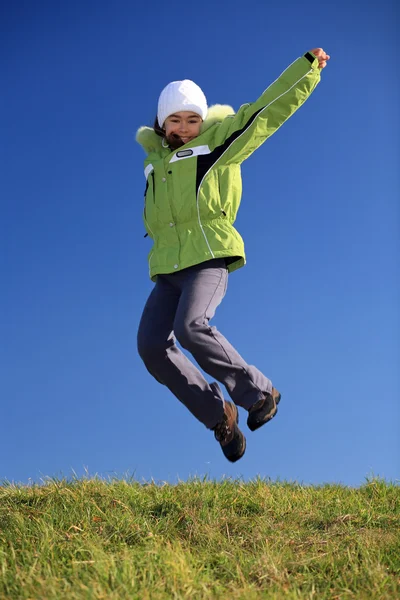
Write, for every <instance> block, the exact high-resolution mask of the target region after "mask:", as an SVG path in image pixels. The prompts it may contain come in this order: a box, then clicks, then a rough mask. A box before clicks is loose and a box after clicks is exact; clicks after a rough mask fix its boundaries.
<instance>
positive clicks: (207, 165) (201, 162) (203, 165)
mask: <svg viewBox="0 0 400 600" xmlns="http://www.w3.org/2000/svg"><path fill="white" fill-rule="evenodd" d="M264 108H265V106H263V107H262V108H260V110H258V111H257V112H255V113H254V114H253V115H251V117H250V119H249V120H248V121H247V123H246V124H245V125H244V127H242V129H238V130H237V131H234V132H233V133H232V134H231V135H230V136H229V137H228V138H227V139H226V140H225V142H224V143H223V144H221V146H217V147H216V148H214V150H213V151H212V152H210V154H200V156H198V157H197V173H196V195H197V193H198V191H199V187H200V184H201V182H202V180H203V177H204V175H205V174H206V173H207V171H208V170H209V169H211V167H212V166H213V165H214V164H215V163H216V162H217V160H218V159H219V158H221V156H222V155H223V153H224V152H225V151H226V150H227V149H228V148H229V146H230V145H231V144H233V142H234V141H235V140H236V139H237V138H238V137H239V136H241V135H242V133H244V132H245V131H246V129H248V128H249V127H250V126H251V124H252V123H253V122H254V120H255V118H256V117H257V116H258V115H259V114H260V112H261V111H263V110H264Z"/></svg>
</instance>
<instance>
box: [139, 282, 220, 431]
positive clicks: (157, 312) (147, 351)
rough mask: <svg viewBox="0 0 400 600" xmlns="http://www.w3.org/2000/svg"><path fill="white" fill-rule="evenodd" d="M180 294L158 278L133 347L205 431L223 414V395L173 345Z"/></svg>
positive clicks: (149, 368) (148, 367)
mask: <svg viewBox="0 0 400 600" xmlns="http://www.w3.org/2000/svg"><path fill="white" fill-rule="evenodd" d="M180 296H181V292H180V290H179V288H177V287H175V286H174V285H172V284H171V283H169V282H168V281H167V279H166V277H164V276H161V275H159V276H158V277H157V282H156V284H155V286H154V288H153V290H152V292H151V293H150V296H149V298H148V300H147V302H146V305H145V307H144V310H143V314H142V317H141V320H140V324H139V330H138V336H137V344H138V351H139V355H140V357H141V358H142V360H143V362H144V363H145V365H146V368H147V370H148V371H149V372H150V373H151V375H153V377H155V379H157V381H158V382H160V383H162V384H164V385H166V386H167V387H168V388H169V389H170V390H171V392H172V393H173V394H174V395H175V396H176V397H177V398H178V399H179V400H180V401H181V402H182V403H183V404H184V405H185V406H186V407H187V408H188V409H189V410H190V412H191V413H192V414H193V415H194V416H195V417H196V418H197V419H198V420H199V421H201V422H202V423H204V425H205V426H206V427H208V428H212V427H214V426H215V425H216V424H217V423H218V422H219V421H220V420H221V418H222V415H223V395H222V392H221V390H220V389H219V386H218V384H217V383H211V384H209V383H208V382H207V381H206V379H205V378H204V376H203V374H202V373H201V372H200V371H199V369H198V368H197V367H196V366H195V365H193V364H192V363H191V362H190V360H189V359H188V358H187V357H186V356H185V354H183V352H182V351H181V350H180V349H179V348H178V347H177V345H176V343H175V336H174V332H173V323H174V319H175V314H176V310H177V307H178V304H179V299H180Z"/></svg>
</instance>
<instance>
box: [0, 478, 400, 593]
mask: <svg viewBox="0 0 400 600" xmlns="http://www.w3.org/2000/svg"><path fill="white" fill-rule="evenodd" d="M0 598H1V599H2V600H3V599H4V600H5V599H7V600H13V599H18V600H28V599H31V600H33V599H40V600H53V599H54V600H62V599H66V600H78V599H79V600H81V599H100V598H101V599H105V600H114V599H115V600H116V599H118V600H120V599H127V600H128V599H129V600H132V599H135V598H137V599H140V600H146V599H149V600H150V599H151V600H153V599H159V598H168V599H169V598H195V599H203V598H224V599H225V598H226V599H228V600H235V599H239V598H241V599H243V600H252V599H256V598H275V599H278V600H280V599H281V598H282V599H298V598H307V599H308V598H310V599H311V598H315V599H316V600H323V599H325V598H326V599H328V598H329V599H331V600H339V599H340V600H344V599H347V598H360V599H365V600H371V599H375V598H376V599H379V600H385V599H388V600H389V599H390V600H395V599H399V598H400V487H399V486H396V485H394V484H390V483H386V482H384V481H381V480H371V481H369V482H367V483H366V484H365V485H363V486H362V487H360V488H347V487H343V486H339V485H324V486H318V487H315V486H314V487H308V486H302V485H298V484H291V483H271V482H268V481H263V480H255V481H252V482H250V483H244V482H242V481H232V480H224V481H221V482H214V481H209V480H193V481H189V482H186V483H179V484H177V485H169V484H164V485H156V484H154V483H148V484H140V483H138V482H135V481H121V480H114V481H108V482H107V481H104V480H101V479H96V478H95V479H89V478H88V479H82V480H74V481H67V480H61V481H56V480H51V481H49V482H48V483H46V484H45V485H41V486H39V485H32V486H21V485H11V484H4V485H3V486H1V487H0Z"/></svg>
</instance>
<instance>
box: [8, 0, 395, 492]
mask: <svg viewBox="0 0 400 600" xmlns="http://www.w3.org/2000/svg"><path fill="white" fill-rule="evenodd" d="M348 6H349V5H348V3H347V2H345V1H344V0H343V1H339V2H335V3H330V4H315V5H313V4H309V5H306V4H304V3H301V2H294V1H289V2H286V3H280V4H279V3H272V5H270V3H265V2H247V3H246V5H245V6H243V5H240V4H232V3H231V2H229V3H228V2H226V1H225V0H224V1H222V2H218V3H216V5H215V4H214V3H213V2H211V1H209V0H205V2H203V3H202V4H201V5H198V4H190V3H183V2H182V3H180V2H174V1H172V2H169V3H161V2H153V3H151V4H150V3H141V5H140V7H138V6H137V3H133V2H128V1H118V0H116V1H115V2H113V3H109V2H104V1H101V0H100V1H98V2H96V3H95V2H87V1H81V2H75V1H72V2H68V3H66V2H65V3H54V2H44V1H40V0H39V1H38V2H36V3H18V2H15V3H8V6H7V5H4V6H3V7H2V9H1V12H2V14H1V18H0V27H1V36H0V38H1V42H0V44H1V59H0V60H1V67H2V88H3V90H2V93H1V98H0V114H1V116H0V119H1V142H0V144H1V145H0V153H1V154H0V159H1V166H2V169H1V170H2V176H1V182H0V186H1V187H0V193H1V199H0V202H1V215H2V218H1V224H0V227H1V230H0V232H1V236H0V249H1V252H0V269H1V296H0V327H1V329H0V337H1V348H0V371H1V372H0V375H1V384H0V386H1V387H0V393H1V417H2V418H1V424H2V425H1V436H0V480H1V479H8V480H14V481H22V482H27V481H28V480H30V479H32V480H34V481H40V479H41V478H45V477H52V476H67V477H68V476H70V475H71V474H72V470H74V471H75V472H76V473H77V474H78V475H81V474H82V473H84V472H85V470H86V471H88V472H89V474H91V475H94V474H96V473H97V474H99V475H102V476H105V477H107V476H110V475H111V476H114V475H117V476H124V475H126V474H130V475H133V476H134V477H136V478H137V479H139V480H142V479H145V480H148V479H150V478H154V479H155V480H157V481H171V482H174V481H177V480H178V479H183V480H184V479H187V478H188V477H191V476H196V475H197V476H204V475H207V476H209V477H211V478H221V477H223V476H226V477H242V478H245V479H250V478H253V477H256V476H257V475H259V476H261V477H269V478H272V479H273V480H275V479H281V480H296V481H300V482H303V483H311V484H319V483H325V482H340V483H344V484H346V485H359V484H361V483H363V482H364V480H365V478H366V477H367V476H370V475H371V474H374V475H379V476H381V477H385V478H386V479H390V480H395V479H399V476H400V443H399V438H400V434H399V432H400V413H399V408H398V406H399V397H400V393H399V392H400V389H399V376H398V371H399V369H398V365H399V364H400V361H399V358H400V357H399V301H400V295H399V259H398V256H399V233H400V231H399V191H400V188H399V177H398V165H399V160H400V156H399V111H398V107H399V79H398V70H397V75H396V68H397V62H396V61H397V60H398V55H399V42H398V36H397V32H398V28H399V8H398V6H397V4H396V3H395V2H394V1H393V2H389V1H387V0H383V1H381V2H379V3H378V2H370V3H364V2H363V3H361V2H356V3H352V4H351V10H349V7H348ZM396 37H397V40H396ZM313 47H323V48H324V49H325V50H326V51H327V52H328V53H329V54H330V55H331V60H330V62H329V63H328V67H327V68H326V69H325V70H324V71H323V73H322V81H321V83H320V85H319V86H318V87H317V89H316V91H315V92H314V93H313V95H312V96H311V98H310V99H309V100H308V101H307V102H306V104H305V105H304V106H303V107H302V108H301V109H300V110H299V111H298V112H297V113H296V114H295V115H294V116H293V117H292V119H290V120H289V121H288V122H287V123H286V124H285V125H284V126H283V127H282V128H281V129H280V130H279V131H278V132H277V133H276V134H275V135H274V136H273V137H272V138H270V139H269V140H267V142H266V143H265V144H264V145H263V146H262V147H261V148H259V149H258V150H257V151H256V152H255V153H254V154H253V155H252V156H251V157H250V158H249V159H248V160H247V161H246V162H245V163H244V165H243V199H242V205H241V208H240V212H239V216H238V219H237V222H236V224H237V228H238V229H239V231H240V233H241V234H242V236H243V237H244V240H245V243H246V251H247V265H246V266H245V268H243V269H241V270H240V271H237V272H235V273H233V274H232V275H231V276H230V278H229V284H228V293H227V296H226V297H225V299H224V301H223V303H222V305H221V306H220V307H219V309H218V311H217V314H216V317H215V319H214V321H213V324H215V325H216V326H217V327H218V328H219V329H220V330H221V331H222V332H223V333H224V335H225V336H226V337H227V338H228V339H229V340H230V341H231V342H232V343H233V344H234V345H235V346H236V348H237V349H238V351H239V352H240V353H241V354H242V356H243V357H244V358H245V359H246V360H247V362H248V363H250V364H255V365H256V366H257V367H258V368H259V369H261V370H262V371H263V372H265V374H266V375H267V376H268V377H270V378H271V379H272V381H273V383H274V384H275V385H276V387H277V388H278V389H279V390H280V391H281V392H282V402H281V405H280V409H279V414H278V416H277V418H276V419H274V420H273V421H272V423H270V424H268V425H267V426H265V427H263V428H262V429H260V430H259V431H257V432H254V433H251V432H250V431H248V429H247V427H246V426H245V425H244V428H243V430H244V432H245V434H246V436H247V442H248V446H247V451H246V454H245V456H244V457H243V459H242V460H240V461H239V462H237V463H235V464H233V465H232V464H230V463H228V462H227V461H226V460H225V458H224V457H223V455H222V452H221V450H220V447H219V445H218V444H217V443H216V442H215V440H214V438H213V435H212V433H211V432H209V431H207V430H206V429H205V428H204V427H203V426H202V425H201V424H200V423H198V422H197V421H196V420H195V419H194V418H193V417H192V416H191V415H190V413H189V412H188V411H187V410H186V409H185V408H184V407H183V406H182V405H181V404H180V403H179V402H178V400H176V399H175V398H174V397H173V396H172V395H171V393H170V392H169V391H168V390H167V389H166V388H164V387H163V386H161V385H159V384H158V383H157V382H156V381H155V380H153V379H152V378H151V376H150V375H149V374H148V373H147V371H146V369H145V367H144V365H143V364H142V362H141V360H140V358H139V357H138V355H137V351H136V330H137V325H138V322H139V319H140V315H141V311H142V308H143V305H144V303H145V301H146V299H147V296H148V294H149V293H150V291H151V289H152V286H153V284H152V283H151V281H150V280H149V278H148V271H147V254H148V251H149V249H150V244H151V241H150V240H149V238H146V239H144V238H143V235H144V228H143V224H142V216H141V215H142V202H143V189H144V183H145V181H144V177H143V167H142V163H143V159H144V153H143V151H142V149H141V148H140V147H139V146H138V145H137V144H136V143H135V141H134V136H135V132H136V129H137V128H138V127H139V126H140V125H143V124H148V125H150V124H151V122H152V120H153V119H154V116H155V112H156V106H157V99H158V95H159V93H160V91H161V89H162V88H163V87H164V86H165V85H166V84H167V83H168V82H169V81H171V80H176V79H184V78H189V79H193V80H194V81H196V82H197V83H198V84H199V85H200V86H201V87H202V89H203V90H204V92H205V93H206V95H207V98H208V102H209V104H213V103H222V104H230V105H231V106H233V107H234V108H235V110H237V109H238V108H239V106H240V105H241V104H243V103H245V102H251V101H253V100H255V99H256V98H257V97H258V96H259V95H260V94H261V93H262V92H263V90H264V89H265V88H266V87H267V86H268V85H269V84H270V83H271V82H272V81H273V80H274V79H275V78H276V77H277V76H278V75H279V74H280V73H281V72H282V71H283V70H284V69H285V68H286V67H287V66H288V65H289V64H290V63H291V62H292V61H293V60H294V59H296V58H297V57H298V56H300V55H301V54H303V53H304V52H306V51H307V50H309V49H311V48H313ZM207 378H208V379H209V380H210V378H209V377H208V376H207ZM240 415H241V422H242V423H244V424H245V421H246V414H245V413H244V411H242V410H241V413H240Z"/></svg>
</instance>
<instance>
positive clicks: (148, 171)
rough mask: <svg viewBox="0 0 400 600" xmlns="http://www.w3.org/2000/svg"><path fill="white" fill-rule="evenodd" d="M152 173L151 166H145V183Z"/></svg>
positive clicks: (152, 168)
mask: <svg viewBox="0 0 400 600" xmlns="http://www.w3.org/2000/svg"><path fill="white" fill-rule="evenodd" d="M152 171H154V167H153V165H147V167H146V168H145V170H144V176H145V177H146V181H147V178H148V176H149V175H150V173H151V172H152Z"/></svg>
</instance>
